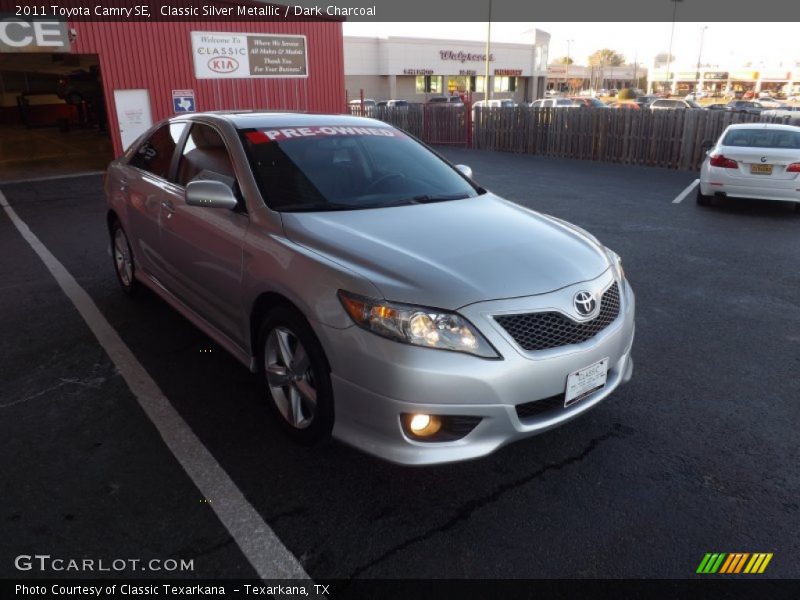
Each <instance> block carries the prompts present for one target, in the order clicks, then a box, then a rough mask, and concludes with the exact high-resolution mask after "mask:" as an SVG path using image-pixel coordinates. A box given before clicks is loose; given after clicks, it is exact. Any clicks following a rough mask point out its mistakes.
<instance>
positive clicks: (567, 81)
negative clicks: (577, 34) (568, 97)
mask: <svg viewBox="0 0 800 600" xmlns="http://www.w3.org/2000/svg"><path fill="white" fill-rule="evenodd" d="M574 41H575V40H567V65H566V66H565V67H564V83H565V84H566V86H567V94H571V93H572V90H571V86H570V85H569V63H570V61H571V60H572V59H571V58H570V47H571V46H572V42H574Z"/></svg>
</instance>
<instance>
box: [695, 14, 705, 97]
mask: <svg viewBox="0 0 800 600" xmlns="http://www.w3.org/2000/svg"><path fill="white" fill-rule="evenodd" d="M706 29H708V25H704V26H703V27H702V28H701V29H700V51H699V52H698V53H697V73H696V75H697V86H696V87H695V88H694V99H695V100H697V92H699V91H700V86H701V85H703V83H702V81H701V79H700V60H701V59H702V57H703V38H704V37H705V35H706Z"/></svg>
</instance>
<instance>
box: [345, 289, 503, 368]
mask: <svg viewBox="0 0 800 600" xmlns="http://www.w3.org/2000/svg"><path fill="white" fill-rule="evenodd" d="M339 300H340V301H341V302H342V306H344V309H345V310H346V311H347V314H348V315H350V318H351V319H353V322H355V324H356V325H358V326H359V327H362V328H364V329H367V330H368V331H371V332H372V333H376V334H378V335H380V336H383V337H385V338H389V339H390V340H395V341H397V342H403V343H404V344H412V345H414V346H423V347H425V348H439V349H441V350H454V351H456V352H466V353H467V354H474V355H475V356H481V357H483V358H499V355H498V354H497V352H496V351H495V349H494V348H492V345H491V344H490V343H489V342H487V341H486V339H485V338H484V337H483V336H482V335H481V334H480V332H479V331H478V330H477V329H475V327H474V326H473V325H472V324H471V323H470V322H469V321H467V320H466V319H465V318H463V317H461V316H459V315H457V314H455V313H451V312H445V311H442V310H438V309H435V308H424V307H422V306H413V305H410V304H397V303H395V302H388V301H386V300H375V299H372V298H365V297H363V296H356V295H354V294H350V293H348V292H345V291H342V290H339Z"/></svg>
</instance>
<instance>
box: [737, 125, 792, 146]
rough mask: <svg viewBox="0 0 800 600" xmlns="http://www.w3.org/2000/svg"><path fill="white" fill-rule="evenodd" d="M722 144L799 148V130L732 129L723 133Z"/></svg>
mask: <svg viewBox="0 0 800 600" xmlns="http://www.w3.org/2000/svg"><path fill="white" fill-rule="evenodd" d="M722 145H723V146H734V147H740V148H784V149H787V150H800V132H797V131H788V130H783V129H733V130H731V131H729V132H728V133H726V134H725V138H724V139H723V140H722Z"/></svg>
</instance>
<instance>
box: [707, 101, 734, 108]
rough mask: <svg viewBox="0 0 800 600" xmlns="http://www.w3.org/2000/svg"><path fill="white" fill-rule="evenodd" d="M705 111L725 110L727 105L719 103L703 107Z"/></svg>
mask: <svg viewBox="0 0 800 600" xmlns="http://www.w3.org/2000/svg"><path fill="white" fill-rule="evenodd" d="M705 108H706V109H707V110H727V108H728V105H727V104H724V103H720V102H715V103H714V104H709V105H707V106H706V107H705Z"/></svg>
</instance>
